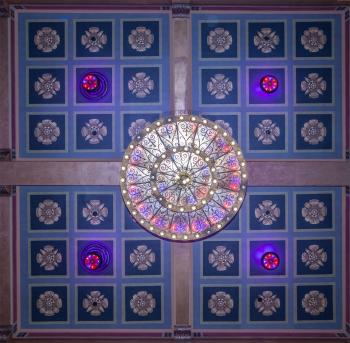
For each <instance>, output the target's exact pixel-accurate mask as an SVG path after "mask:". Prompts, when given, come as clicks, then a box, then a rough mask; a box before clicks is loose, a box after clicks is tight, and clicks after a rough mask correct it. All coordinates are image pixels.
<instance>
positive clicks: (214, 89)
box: [207, 74, 233, 100]
mask: <svg viewBox="0 0 350 343" xmlns="http://www.w3.org/2000/svg"><path fill="white" fill-rule="evenodd" d="M207 90H208V92H209V93H210V95H214V96H215V99H218V100H223V99H225V98H226V96H227V95H229V93H230V92H232V90H233V84H232V82H231V81H230V79H229V78H228V77H226V76H225V75H224V74H215V75H214V77H211V78H210V81H208V83H207Z"/></svg>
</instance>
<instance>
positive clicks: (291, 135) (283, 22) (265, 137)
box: [15, 11, 348, 337]
mask: <svg viewBox="0 0 350 343" xmlns="http://www.w3.org/2000/svg"><path fill="white" fill-rule="evenodd" d="M193 13H194V12H193ZM341 16H342V14H340V13H338V12H332V13H329V14H328V13H327V14H324V13H323V14H320V15H315V14H293V15H292V14H285V13H279V14H273V15H272V14H269V15H267V16H266V15H265V14H264V19H261V15H258V14H257V15H250V16H249V18H248V16H247V15H245V14H235V15H232V14H230V15H218V14H214V13H210V12H207V13H206V14H203V13H198V14H197V13H196V14H193V15H192V17H191V19H192V25H193V26H192V34H193V36H192V42H193V46H192V53H193V56H192V61H193V64H192V86H193V95H192V99H193V105H192V108H193V110H194V112H195V113H200V114H203V116H205V117H207V118H208V119H211V120H215V121H217V124H218V125H222V126H223V128H224V129H225V130H228V131H229V132H230V133H231V132H232V134H233V136H234V137H235V138H237V140H238V141H239V144H240V145H241V146H242V149H243V152H244V154H245V156H246V157H248V158H252V159H254V158H259V159H264V158H268V159H271V158H273V159H280V158H281V159H306V158H308V159H328V160H331V159H339V158H343V156H344V150H345V149H344V148H345V146H344V144H343V141H344V134H343V129H342V125H341V123H342V119H343V118H342V97H344V93H343V92H344V91H346V88H345V87H343V88H342V89H340V88H341V87H339V85H338V84H337V85H338V86H336V84H335V82H334V80H335V78H336V79H337V80H338V79H342V78H343V75H342V74H341V65H342V63H343V62H344V61H342V54H339V52H340V51H341V49H342V44H343V42H342V41H341V40H340V37H343V36H344V35H343V34H342V33H343V32H342V31H341V30H342V29H343V28H342V26H341ZM17 19H19V21H18V22H17V23H16V25H17V24H18V28H19V31H18V32H19V35H18V37H16V39H17V41H16V43H17V44H16V46H19V47H20V48H19V50H18V58H19V61H20V62H21V63H19V65H20V68H19V69H18V71H17V75H18V78H17V79H16V80H15V81H16V82H17V85H18V86H19V94H17V97H18V99H20V101H19V102H18V103H19V107H18V108H17V123H18V127H17V140H18V141H17V145H16V147H17V157H18V158H19V159H31V158H35V159H42V158H44V159H55V160H57V159H59V158H68V159H70V158H74V159H80V158H91V159H100V158H104V159H106V158H107V159H116V158H117V159H119V158H120V157H121V156H122V153H123V150H124V149H125V148H126V147H127V145H128V143H129V142H130V140H131V138H132V137H133V136H134V135H135V134H136V133H138V132H139V130H140V129H141V128H142V127H143V126H144V125H145V123H147V122H153V121H154V120H156V119H158V118H159V117H160V116H161V115H162V114H164V113H168V112H169V108H170V107H169V106H170V105H169V104H170V100H171V96H170V88H169V80H168V75H170V74H169V70H170V62H169V61H170V48H169V44H170V40H169V39H168V36H169V34H170V33H169V31H170V30H169V16H168V14H164V13H156V14H137V15H136V14H131V13H125V14H124V13H108V14H106V13H103V14H94V15H91V14H89V15H79V16H78V15H76V14H74V13H73V14H67V13H65V14H64V16H62V14H57V13H51V14H47V13H45V15H44V19H43V15H42V14H39V13H33V12H30V13H26V11H23V12H22V13H20V15H19V16H18V18H17ZM266 23H267V24H269V25H268V27H265V26H266V25H265V24H266ZM49 24H50V26H52V25H54V26H52V27H51V31H50V30H49V29H48V28H47V26H49ZM135 24H136V25H135ZM219 24H220V25H219ZM316 24H317V28H318V30H315V29H314V28H312V27H313V26H315V25H316ZM36 25H38V26H36ZM55 25H56V26H55ZM91 25H93V26H91ZM311 25H312V27H311ZM96 27H97V28H98V29H96ZM145 27H146V28H147V27H149V28H151V29H150V32H149V31H147V29H144V28H145ZM30 30H32V31H30ZM79 30H80V31H79ZM53 31H56V33H55V34H54V33H53ZM134 31H135V32H134ZM321 31H322V32H321ZM30 32H31V35H32V40H31V39H30V38H29V37H30ZM280 32H281V33H280ZM297 32H298V33H297ZM139 33H142V34H143V38H144V40H143V41H142V40H141V43H140V44H141V45H142V44H144V45H143V47H141V45H137V42H136V40H135V39H134V38H135V35H136V36H137V34H139ZM297 34H300V37H306V38H302V39H301V40H300V42H299V43H298V44H297V41H298V39H294V38H296V37H297ZM312 34H316V35H317V40H318V46H319V47H318V49H319V50H318V51H311V50H312V49H315V48H312V47H311V48H310V47H307V44H308V40H307V38H308V37H309V36H310V35H312ZM43 35H48V36H50V43H49V45H50V46H51V49H52V51H48V50H50V47H47V46H45V44H43V40H42V39H41V37H42V36H43ZM57 35H58V36H59V41H58V39H57ZM220 35H221V36H220ZM93 36H94V37H96V38H95V39H96V41H97V43H96V41H95V40H91V37H93ZM130 36H131V37H130ZM219 36H220V37H221V38H220V39H223V40H221V41H220V40H217V38H218V37H219ZM230 36H231V38H230ZM110 37H112V39H110ZM255 37H257V38H255ZM266 37H269V39H270V43H269V44H270V47H269V46H268V45H264V44H263V43H264V42H265V40H266ZM325 37H326V38H325ZM235 38H236V39H235ZM250 38H252V39H250ZM259 38H260V40H259ZM157 39H158V40H157ZM215 39H216V40H215ZM222 41H224V43H223V44H222V43H220V42H222ZM248 42H249V43H248ZM287 42H293V44H292V47H291V46H290V45H289V44H287ZM219 43H220V44H219ZM55 45H57V47H55ZM272 45H274V47H272ZM297 45H298V46H299V47H298V48H297ZM322 45H323V46H322ZM281 46H284V49H280V47H281ZM320 46H322V48H321V47H320ZM269 48H270V49H271V51H268V50H269ZM98 49H99V50H98ZM143 49H144V50H143ZM298 49H299V50H298ZM44 50H45V51H44ZM263 50H264V51H263ZM254 51H255V52H254ZM271 53H272V55H273V56H271V55H269V54H271ZM259 54H260V55H259ZM300 54H301V55H300ZM44 56H46V57H44ZM47 56H50V57H47ZM267 57H271V58H267ZM346 58H347V59H348V56H346ZM266 61H269V63H267V62H266ZM22 62H23V63H22ZM266 68H268V69H269V73H268V75H272V76H275V77H277V80H278V82H279V83H278V84H279V89H277V90H276V91H275V92H271V93H270V94H268V95H267V96H266V97H265V95H264V97H262V96H261V91H262V88H261V87H260V80H261V79H262V77H263V76H266V75H265V74H264V72H265V70H266ZM40 69H41V70H40ZM91 71H92V73H91ZM54 73H56V74H55V75H54ZM321 73H324V74H322V75H321ZM87 74H89V76H91V77H92V78H90V80H89V79H88V78H87V79H85V76H87ZM313 74H318V76H317V78H316V76H315V75H313ZM50 75H51V76H50ZM56 75H57V76H56ZM305 75H306V76H305ZM320 75H321V76H322V79H321V78H320ZM95 81H97V82H98V83H99V84H100V85H102V86H103V85H105V86H106V85H107V84H108V85H111V88H108V89H107V90H106V89H104V87H102V89H99V92H95V93H94V91H95V89H92V91H93V92H90V93H89V91H91V89H89V88H90V87H92V88H94V87H95ZM111 81H112V82H111ZM239 81H241V82H239ZM313 81H315V82H316V83H317V84H318V86H317V87H318V88H317V87H316V93H317V94H318V97H317V96H316V93H313V92H312V89H311V88H310V87H309V85H310V84H311V83H312V82H313ZM254 82H255V83H254ZM82 84H86V85H87V86H86V88H85V87H83V89H81V92H80V91H79V86H80V85H82ZM140 84H142V87H141V88H140V87H139V85H140ZM343 84H344V83H340V85H343ZM250 86H251V87H256V88H255V90H258V91H257V94H255V93H254V92H253V91H252V88H251V87H250ZM281 87H282V88H281ZM336 87H338V88H336ZM17 88H18V87H17ZM84 90H85V95H84ZM281 90H282V91H281ZM78 91H79V92H78ZM86 91H88V92H86ZM91 94H95V95H96V94H97V96H98V97H100V96H101V94H102V98H101V99H102V100H101V99H99V100H98V101H96V103H95V104H94V103H90V101H87V99H88V98H89V97H87V96H86V95H89V96H90V98H89V100H91ZM310 94H311V96H310ZM269 95H272V96H271V97H270V96H269ZM51 96H52V97H51ZM259 97H260V99H259ZM264 99H265V100H264ZM266 99H267V100H266ZM271 99H272V100H271ZM95 100H96V98H95ZM95 100H94V101H95ZM271 101H272V102H271ZM94 105H98V106H94ZM321 123H322V125H321ZM47 132H48V133H49V134H46V133H47ZM18 198H19V207H18V209H19V210H20V212H18V213H17V215H19V214H23V213H25V215H24V216H23V217H22V216H21V221H20V222H19V226H18V228H19V230H20V233H19V242H20V246H19V247H20V248H21V255H20V259H18V266H17V271H18V272H19V271H21V273H20V276H19V278H18V279H17V282H18V287H19V289H18V296H19V297H18V299H17V300H19V299H24V305H25V306H23V309H20V312H21V313H19V312H18V313H16V315H19V314H20V317H21V320H22V322H20V325H19V328H20V329H19V331H18V332H17V333H18V334H19V336H21V335H26V334H27V333H28V332H31V331H32V333H29V336H30V335H39V336H40V333H38V332H37V333H34V331H36V330H37V331H41V330H42V329H44V328H49V329H50V330H56V329H57V330H61V329H59V328H63V327H64V330H65V331H67V332H68V331H69V330H72V332H73V331H74V330H75V329H76V328H79V330H85V332H88V330H89V329H90V327H91V326H92V327H94V328H98V329H97V330H99V329H101V328H102V331H100V332H99V333H98V334H99V335H107V336H108V335H113V334H114V333H116V332H117V333H118V335H122V331H121V330H123V329H126V331H129V332H131V331H132V332H136V331H137V330H142V333H143V336H147V334H145V329H147V330H146V331H147V332H148V335H149V337H150V336H152V335H154V336H157V337H160V336H162V335H163V334H164V332H165V333H168V332H169V333H170V330H171V329H172V326H173V324H174V323H175V322H176V323H178V322H179V321H178V318H176V319H175V316H173V314H174V313H175V311H176V305H177V303H175V300H174V299H173V297H172V294H173V293H172V292H174V288H175V287H178V286H179V285H176V284H175V282H177V281H176V280H175V279H172V278H171V276H170V272H171V268H172V266H171V263H174V261H172V262H171V257H170V244H169V243H168V242H165V241H162V240H159V239H156V238H154V237H153V236H149V235H147V234H146V233H145V232H144V231H142V228H141V227H139V226H138V225H137V224H135V222H134V221H133V219H132V217H131V215H130V214H129V213H128V212H127V211H126V209H125V208H124V206H123V204H122V201H121V198H120V191H119V189H118V188H116V187H107V186H106V187H100V186H99V187H96V188H94V187H91V186H89V187H77V186H69V187H63V186H59V187H57V188H52V187H46V186H40V187H35V188H34V187H21V188H19V192H18ZM342 200H343V194H342V189H340V188H337V187H333V188H332V187H326V188H320V187H306V188H305V187H300V188H295V189H291V188H289V187H283V188H279V187H274V188H273V189H269V190H267V189H266V188H258V187H255V188H253V187H251V188H250V189H249V190H248V196H247V199H246V201H245V203H244V205H243V208H242V210H241V211H240V213H239V216H237V217H236V218H235V220H234V221H232V222H231V223H230V226H229V227H228V228H227V229H225V230H224V232H222V233H220V234H219V235H216V236H214V237H212V238H211V239H209V240H206V241H203V242H201V243H197V244H195V245H194V246H193V265H194V266H196V265H198V266H199V268H196V269H195V270H194V271H193V274H192V271H191V270H188V273H189V274H190V276H189V277H190V278H191V279H192V278H193V293H192V290H190V292H191V293H190V297H189V300H190V301H189V303H188V306H189V307H190V309H189V310H190V312H191V311H192V313H193V318H191V319H190V320H189V322H191V321H192V323H193V328H194V329H195V330H197V331H198V332H200V333H201V334H202V335H204V336H206V337H211V335H212V334H213V333H210V331H212V332H214V331H215V330H220V331H221V332H222V331H226V332H230V330H233V331H234V332H235V333H237V332H238V331H239V330H240V331H242V330H243V331H244V329H245V328H246V329H249V331H250V332H251V330H252V329H253V330H256V331H259V330H261V329H263V328H265V327H266V326H268V327H269V328H270V329H269V331H270V332H272V331H273V330H274V329H280V328H284V329H286V330H289V331H290V330H291V329H292V328H293V329H295V328H297V329H300V330H304V329H305V330H310V331H312V332H320V330H321V328H322V329H323V327H325V326H326V327H327V329H331V330H335V332H340V333H341V332H342V328H343V323H344V321H345V318H344V317H342V316H343V313H344V312H343V308H342V306H343V305H342V301H341V300H342V299H344V294H343V293H342V292H339V289H340V288H341V286H342V284H343V282H344V279H345V273H344V267H345V263H344V261H343V260H342V259H341V258H340V254H339V255H338V254H336V253H335V251H341V250H342V249H344V247H343V246H342V244H341V242H342V234H344V232H343V230H342V228H343V225H342V223H343V222H344V216H343V213H342V211H341V206H340V203H341V202H342ZM56 204H58V205H57V206H56ZM314 205H315V206H318V212H317V213H318V222H317V220H316V222H314V223H312V222H311V221H312V219H310V215H309V214H308V213H309V212H308V208H310V207H312V206H314ZM50 206H51V207H50ZM46 207H50V209H53V210H54V216H53V218H52V219H48V218H46V217H45V215H44V213H45V211H43V210H44V209H45V208H46ZM58 208H60V211H59V210H58ZM96 208H97V209H98V211H95V212H97V214H96V215H94V214H93V212H94V209H96ZM304 208H305V209H304ZM325 208H326V210H325ZM335 218H337V219H335ZM48 220H52V221H53V223H52V224H51V222H50V224H48V222H47V221H48ZM45 221H46V223H45ZM52 225H53V226H55V229H54V230H52V231H51V230H48V228H50V229H51V228H52V227H53V226H52ZM97 227H99V230H98V237H97V235H96V234H95V233H94V234H92V232H96V228H97ZM43 232H47V236H48V237H46V238H45V239H43V238H40V237H41V236H42V233H43ZM263 233H266V234H267V235H268V236H269V241H271V243H272V245H274V246H273V248H274V249H275V251H277V255H278V257H279V258H280V265H281V266H282V267H283V268H282V269H283V270H282V271H281V269H279V272H276V273H277V274H276V275H275V274H274V275H273V276H272V279H273V280H271V278H270V277H267V275H269V274H268V273H266V269H262V268H261V263H260V262H261V260H260V259H261V257H262V256H260V255H259V256H258V257H257V255H256V254H255V253H254V252H256V251H258V252H259V253H261V251H263V252H264V253H267V252H269V251H267V250H266V249H265V246H264V244H265V243H266V239H265V238H264V235H263ZM39 236H40V237H39ZM97 238H98V239H97ZM96 241H99V244H97V247H96ZM91 243H93V244H95V245H93V249H94V251H92V250H91ZM97 248H98V249H100V250H99V251H100V254H105V255H103V256H106V254H107V255H108V254H109V258H110V259H111V261H113V263H112V265H111V267H108V268H107V267H106V268H104V272H103V275H102V274H101V275H99V276H98V278H97V281H94V282H89V281H87V280H88V277H87V275H88V274H87V269H86V268H87V267H88V266H89V264H87V265H86V264H85V267H82V266H80V264H79V261H80V262H81V258H82V256H83V253H86V252H88V253H91V252H96V251H95V250H96V249H97ZM347 248H348V247H346V249H347ZM89 249H90V250H89ZM191 249H192V248H191V247H189V250H191ZM244 250H245V251H246V252H244ZM140 254H143V256H146V257H145V261H146V262H145V263H140V262H138V261H139V260H138V256H139V255H140ZM312 254H313V255H312ZM315 254H316V255H317V256H318V259H316V260H315V259H313V260H312V261H311V259H310V256H314V255H315ZM47 255H50V256H53V258H54V262H52V261H51V262H47V261H48V260H47V259H46V256H47ZM90 255H91V254H90ZM92 255H93V254H92ZM97 255H98V254H97ZM218 256H221V257H222V256H223V257H224V261H225V262H224V264H223V263H222V262H221V260H219V258H218ZM254 259H258V260H259V261H258V262H257V263H256V265H257V266H258V267H256V268H255V267H254V266H253V265H252V264H253V262H252V261H254ZM287 259H289V260H292V261H294V262H295V264H296V267H295V270H294V269H292V267H291V266H289V265H288V264H287V262H286V260H287ZM92 262H94V260H93V259H92V260H89V263H90V265H93V263H92ZM56 264H57V266H56ZM317 267H318V268H317ZM186 269H188V268H186ZM22 272H23V273H22ZM55 273H58V274H57V275H53V274H55ZM281 273H282V274H281ZM232 280H234V286H233V285H232ZM190 284H191V282H190ZM246 284H248V286H246ZM48 285H49V286H48ZM316 285H317V287H318V288H317V287H316ZM52 287H54V288H52ZM315 287H316V288H317V289H316V288H315ZM50 291H52V292H53V293H55V294H48V293H47V292H50ZM28 292H29V293H28ZM97 292H98V293H97ZM140 292H143V293H142V294H140ZM312 292H313V293H312ZM315 292H318V293H317V297H316V298H315V297H314V298H312V297H313V296H314V295H315ZM145 293H146V294H145ZM184 293H186V292H185V291H184ZM223 293H224V294H223ZM28 294H29V296H28ZM149 295H151V297H150V296H149ZM307 295H308V296H307ZM49 296H52V297H53V299H54V301H55V304H56V305H55V306H53V307H51V308H50V309H48V308H47V307H45V304H46V303H47V299H48V298H49ZM143 296H145V297H147V296H148V298H147V301H146V303H147V306H146V307H145V308H143V309H141V308H139V306H137V300H140V298H142V297H143ZM57 297H58V298H57ZM220 297H223V298H224V300H225V303H226V304H227V306H226V307H225V306H224V307H218V304H219V300H220V299H221V298H220ZM26 298H27V299H26ZM309 298H312V299H314V300H315V301H318V302H319V304H320V306H319V308H318V311H319V313H317V311H316V312H314V313H311V314H310V311H311V312H312V311H314V310H313V309H312V308H310V306H309V307H308V305H307V300H308V299H309ZM25 299H26V300H25ZM93 300H98V301H100V305H99V306H97V307H96V306H95V307H94V306H91V305H93V304H92V303H93ZM182 300H183V299H182ZM271 300H272V306H270V307H269V308H267V307H266V306H265V303H267V302H269V303H271ZM19 303H20V301H19ZM343 303H345V302H344V301H343ZM231 305H232V306H231ZM57 310H58V313H56V311H57ZM50 311H53V312H50ZM56 315H58V316H56ZM55 316H56V317H55ZM177 317H178V313H177ZM55 318H56V319H57V318H58V321H56V320H55ZM109 329H110V330H111V331H110V332H108V330H109ZM95 330H96V329H95ZM243 331H242V332H243ZM42 332H43V331H42ZM295 332H296V331H295ZM258 335H259V337H260V336H261V333H259V334H258ZM324 335H330V337H331V336H332V337H333V336H334V333H329V334H328V333H324ZM44 336H45V334H43V337H44Z"/></svg>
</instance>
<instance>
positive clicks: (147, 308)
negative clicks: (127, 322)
mask: <svg viewBox="0 0 350 343" xmlns="http://www.w3.org/2000/svg"><path fill="white" fill-rule="evenodd" d="M130 307H131V309H132V310H133V312H134V313H136V314H137V315H138V316H140V317H146V316H148V315H149V314H150V313H152V312H153V310H154V309H155V308H156V300H155V299H154V298H153V296H152V294H150V293H147V292H146V291H139V292H137V293H136V294H134V295H133V297H132V299H131V300H130Z"/></svg>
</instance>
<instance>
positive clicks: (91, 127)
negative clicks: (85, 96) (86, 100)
mask: <svg viewBox="0 0 350 343" xmlns="http://www.w3.org/2000/svg"><path fill="white" fill-rule="evenodd" d="M81 135H82V136H83V137H84V138H85V141H87V142H89V143H90V144H99V143H101V142H102V141H103V137H106V136H107V127H106V126H105V125H104V123H103V121H100V120H99V119H90V120H89V121H88V122H87V123H85V125H84V126H83V127H82V129H81Z"/></svg>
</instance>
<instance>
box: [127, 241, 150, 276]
mask: <svg viewBox="0 0 350 343" xmlns="http://www.w3.org/2000/svg"><path fill="white" fill-rule="evenodd" d="M129 258H130V262H131V263H132V264H133V265H134V267H136V268H137V269H138V270H141V271H145V270H147V269H148V268H149V267H152V263H154V262H155V261H156V254H155V253H154V252H153V251H152V249H149V248H148V247H147V245H138V246H137V247H136V249H134V251H133V252H132V253H131V254H130V257H129Z"/></svg>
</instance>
